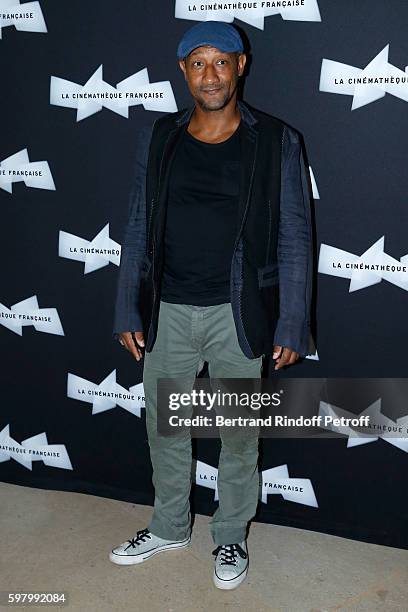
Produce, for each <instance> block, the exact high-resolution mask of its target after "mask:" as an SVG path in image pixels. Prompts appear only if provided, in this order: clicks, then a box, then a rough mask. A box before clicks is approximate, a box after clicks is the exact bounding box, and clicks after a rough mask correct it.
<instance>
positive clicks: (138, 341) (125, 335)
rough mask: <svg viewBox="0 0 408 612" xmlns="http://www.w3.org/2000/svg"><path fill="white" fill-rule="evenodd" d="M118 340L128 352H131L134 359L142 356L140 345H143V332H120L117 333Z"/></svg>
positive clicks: (137, 359) (138, 359)
mask: <svg viewBox="0 0 408 612" xmlns="http://www.w3.org/2000/svg"><path fill="white" fill-rule="evenodd" d="M119 342H120V343H121V345H122V346H124V347H125V349H126V350H127V351H129V353H132V355H133V357H134V358H135V359H136V361H140V360H141V358H142V357H143V354H142V350H141V348H140V347H142V346H143V347H144V345H145V343H144V338H143V332H122V333H120V334H119Z"/></svg>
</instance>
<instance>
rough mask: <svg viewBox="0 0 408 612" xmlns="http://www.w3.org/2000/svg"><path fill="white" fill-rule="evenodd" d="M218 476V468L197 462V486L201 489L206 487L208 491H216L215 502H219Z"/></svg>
mask: <svg viewBox="0 0 408 612" xmlns="http://www.w3.org/2000/svg"><path fill="white" fill-rule="evenodd" d="M217 476H218V469H217V468H215V467H213V466H212V465H208V464H207V463H204V462H203V461H198V460H197V465H196V477H195V481H196V484H198V485H200V486H201V487H206V488H207V489H212V490H213V491H214V501H217V500H218V488H217Z"/></svg>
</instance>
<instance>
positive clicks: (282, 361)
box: [272, 345, 300, 370]
mask: <svg viewBox="0 0 408 612" xmlns="http://www.w3.org/2000/svg"><path fill="white" fill-rule="evenodd" d="M299 356H300V355H299V353H297V352H296V351H292V349H291V348H289V347H288V346H285V347H282V346H278V345H275V346H274V347H273V355H272V358H273V359H276V364H275V368H274V369H275V370H280V368H283V366H287V365H292V364H293V363H295V361H297V360H298V359H299Z"/></svg>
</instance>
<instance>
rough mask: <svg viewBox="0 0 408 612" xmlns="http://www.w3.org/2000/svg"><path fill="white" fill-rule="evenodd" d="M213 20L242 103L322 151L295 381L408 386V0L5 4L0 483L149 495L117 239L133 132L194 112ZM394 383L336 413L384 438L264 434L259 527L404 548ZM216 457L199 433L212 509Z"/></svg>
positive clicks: (400, 420)
mask: <svg viewBox="0 0 408 612" xmlns="http://www.w3.org/2000/svg"><path fill="white" fill-rule="evenodd" d="M214 19H217V20H224V21H227V22H231V23H232V22H233V23H234V25H236V26H237V27H238V28H239V30H240V32H241V33H242V35H243V37H244V38H245V40H246V44H247V47H248V64H247V66H248V70H247V74H246V79H245V86H244V89H243V98H244V99H245V100H246V101H247V102H248V103H249V104H250V105H252V106H253V107H255V108H258V109H261V110H264V111H266V112H268V113H270V114H272V115H274V116H276V117H279V118H280V119H282V120H284V121H285V122H287V123H288V124H290V125H292V126H293V127H295V128H296V129H298V130H299V131H300V133H301V134H302V136H303V138H304V141H305V145H306V155H307V163H308V167H309V170H310V178H311V189H312V190H313V201H312V205H313V214H314V221H315V236H314V240H315V292H314V306H313V308H314V322H313V334H312V342H313V344H311V353H310V355H309V356H308V357H307V358H306V359H304V360H302V362H301V363H299V364H297V365H295V366H293V367H292V368H289V369H288V370H287V371H286V372H284V373H281V375H282V376H284V377H285V376H287V377H304V378H326V377H332V378H344V379H354V378H359V379H364V378H370V379H371V380H373V379H390V378H396V379H400V380H402V379H404V378H405V376H406V373H407V366H408V358H407V349H406V347H407V346H408V325H407V316H406V313H407V296H408V294H407V291H408V232H407V227H408V224H407V221H408V214H407V205H408V172H407V156H406V151H407V135H408V120H407V113H408V66H407V64H408V38H407V36H406V32H407V26H408V5H407V4H406V2H405V1H404V0H392V1H391V2H386V1H385V0H360V2H358V3H356V2H351V1H348V2H347V1H346V2H334V1H333V0H270V1H268V2H261V1H259V0H257V1H256V2H226V3H224V2H216V3H208V4H205V3H203V4H201V3H198V2H193V1H191V2H190V1H189V0H175V1H174V0H150V1H149V2H135V1H132V2H131V1H130V0H125V1H124V2H121V3H119V4H117V5H115V4H112V2H108V1H107V0H100V1H99V2H97V3H95V2H90V1H86V0H85V1H84V0H81V1H80V0H70V2H65V3H61V2H55V1H51V0H39V1H34V2H20V3H19V1H18V0H1V1H0V67H1V68H0V70H1V72H0V74H1V85H2V95H1V98H0V107H1V139H0V214H1V221H2V222H1V228H0V232H1V251H2V266H1V267H2V274H1V296H0V324H1V325H0V341H1V353H2V368H1V370H2V392H1V397H2V402H1V406H2V407H1V414H0V480H2V481H4V482H9V483H16V484H21V485H26V486H32V487H38V488H45V489H57V490H67V491H77V492H82V493H87V494H91V495H101V496H105V497H109V498H115V499H121V500H126V501H129V502H134V503H144V504H152V503H153V488H152V484H151V465H150V459H149V453H148V443H147V436H146V428H145V414H144V413H145V411H144V396H143V385H142V367H143V365H142V363H137V362H136V361H134V360H133V359H132V358H131V356H130V355H129V354H128V353H127V352H126V351H125V350H124V349H123V348H122V347H121V346H120V344H119V343H118V342H116V341H115V340H114V339H113V336H112V324H113V306H114V299H115V291H116V281H117V273H118V266H119V263H120V253H121V240H122V238H123V231H124V226H125V222H126V216H127V212H128V201H129V193H130V191H131V188H132V172H133V166H134V159H135V138H136V135H137V132H138V130H139V129H140V128H141V127H142V126H144V125H146V124H150V123H152V122H153V121H154V120H155V119H156V118H157V117H160V116H162V115H163V113H168V112H175V111H177V110H181V109H183V108H185V107H187V106H191V105H192V103H193V101H192V98H191V97H190V94H189V92H188V89H187V87H186V84H185V81H184V77H183V75H182V73H181V71H180V69H179V67H178V64H177V59H176V47H177V44H178V41H179V39H180V37H181V35H182V33H183V32H184V31H185V30H186V29H187V28H188V27H190V26H191V25H193V24H194V23H197V22H198V21H201V20H214ZM264 372H265V375H266V376H267V377H273V376H275V375H276V374H275V373H274V370H273V364H271V363H268V362H267V361H266V362H265V370H264ZM201 375H202V376H205V368H204V370H203V372H202V373H201ZM395 385H396V386H397V387H398V382H396V383H395ZM382 388H383V387H382V386H381V385H380V386H379V385H370V386H368V387H367V393H360V394H358V395H357V396H356V397H355V401H354V402H353V401H352V402H351V403H350V402H348V403H347V406H346V405H345V403H346V402H345V403H344V404H343V403H342V399H341V397H339V398H338V401H337V404H336V405H337V408H338V410H339V411H341V410H346V411H348V412H350V410H351V412H353V413H355V414H361V413H364V414H369V415H371V417H372V419H373V422H374V424H375V425H376V433H375V436H374V435H373V436H371V437H367V438H366V439H363V438H360V439H359V441H358V443H356V441H355V440H354V442H353V436H352V434H351V432H347V431H344V432H343V433H344V435H343V436H342V437H338V438H334V439H318V440H313V439H264V440H262V441H261V461H260V466H259V469H260V477H261V480H262V488H261V492H260V499H259V509H258V513H257V520H259V521H262V522H267V523H272V524H281V525H288V526H294V527H300V528H304V529H311V530H316V531H321V532H326V533H331V534H337V535H340V536H344V537H349V538H354V539H357V540H364V541H368V542H377V543H380V544H385V545H391V546H396V547H401V548H408V536H407V531H408V530H407V521H406V507H407V502H408V495H407V486H406V474H407V461H408V445H407V444H406V439H405V440H404V439H403V435H402V434H401V439H397V442H396V438H394V439H393V438H391V437H387V432H390V431H398V429H396V428H398V427H400V428H401V431H402V430H403V429H404V425H405V430H406V429H407V425H408V422H407V419H406V418H405V417H406V415H407V414H408V403H406V402H405V401H401V397H400V401H399V403H398V406H399V408H398V411H397V412H396V410H395V405H393V393H392V388H393V387H392V384H391V391H390V392H388V393H386V394H385V396H383V395H382V393H381V389H382ZM387 388H388V390H389V389H390V387H387ZM350 407H351V408H350ZM218 452H219V440H217V439H200V440H195V441H194V455H195V459H196V462H195V464H194V466H195V467H194V473H195V483H194V485H193V490H192V504H193V510H194V511H195V512H199V513H204V514H207V515H210V514H212V512H213V511H214V509H215V507H216V504H217V499H218V496H217V485H216V483H217V462H218ZM141 527H142V526H140V525H139V526H137V525H136V523H135V529H136V528H141Z"/></svg>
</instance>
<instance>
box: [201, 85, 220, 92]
mask: <svg viewBox="0 0 408 612" xmlns="http://www.w3.org/2000/svg"><path fill="white" fill-rule="evenodd" d="M213 89H216V90H218V89H224V88H223V87H222V86H221V87H207V88H206V89H204V88H203V87H201V88H200V91H212V90H213Z"/></svg>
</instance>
